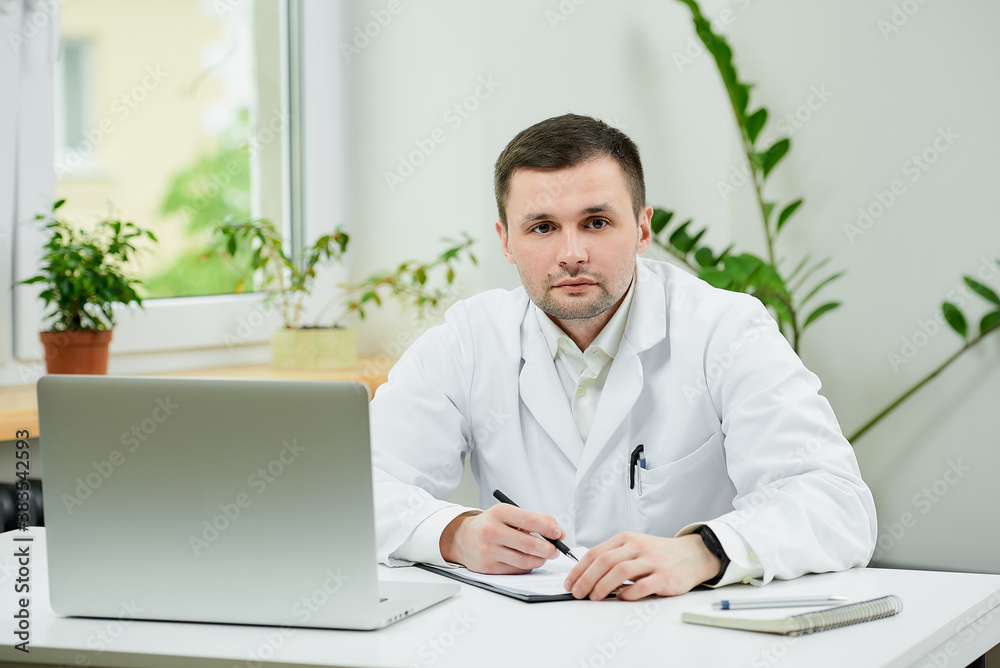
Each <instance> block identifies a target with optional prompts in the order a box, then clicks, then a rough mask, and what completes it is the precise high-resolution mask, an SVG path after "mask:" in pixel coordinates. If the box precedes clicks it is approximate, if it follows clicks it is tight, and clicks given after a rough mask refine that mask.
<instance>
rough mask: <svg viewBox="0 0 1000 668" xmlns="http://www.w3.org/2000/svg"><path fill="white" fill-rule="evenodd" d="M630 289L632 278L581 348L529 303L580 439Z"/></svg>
mask: <svg viewBox="0 0 1000 668" xmlns="http://www.w3.org/2000/svg"><path fill="white" fill-rule="evenodd" d="M634 292H635V279H634V278H633V279H632V284H631V285H630V286H629V288H628V292H626V293H625V299H623V300H622V303H621V305H620V306H619V307H618V310H617V311H616V312H615V314H614V315H613V316H611V319H610V320H608V323H607V324H606V325H605V326H604V328H603V329H602V330H601V331H600V332H599V333H598V335H597V336H596V337H595V338H594V340H593V342H591V344H590V345H589V346H587V349H586V350H584V351H581V350H580V348H579V347H578V346H577V345H576V343H574V342H573V339H571V338H569V336H568V335H567V334H566V333H565V332H564V331H563V330H562V329H560V328H559V326H558V325H556V323H555V322H553V321H552V319H551V318H550V317H549V316H548V314H546V313H545V312H544V311H542V309H540V308H538V306H536V305H534V304H532V308H533V309H535V317H536V318H538V325H539V326H540V327H541V328H542V334H543V335H544V336H545V343H546V344H547V345H548V347H549V352H551V353H552V360H553V361H554V362H555V365H556V371H557V372H558V373H559V380H560V381H561V382H562V386H563V389H564V390H565V391H566V398H567V400H568V401H569V403H570V406H572V408H573V420H574V421H575V422H576V428H577V431H579V432H580V438H581V439H583V442H584V443H586V442H587V437H588V436H589V435H590V427H591V425H592V424H593V423H594V415H596V413H597V405H598V403H599V402H600V399H601V392H602V391H603V390H604V383H605V381H606V380H607V378H608V370H609V369H610V368H611V362H612V361H613V360H614V358H615V355H617V354H618V348H619V347H620V346H621V343H622V337H624V335H625V323H626V322H627V321H628V314H629V310H630V309H631V308H632V294H633V293H634Z"/></svg>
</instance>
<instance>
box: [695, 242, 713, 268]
mask: <svg viewBox="0 0 1000 668" xmlns="http://www.w3.org/2000/svg"><path fill="white" fill-rule="evenodd" d="M694 261H695V262H697V263H698V266H699V267H701V268H702V269H708V268H709V267H714V266H715V265H716V264H718V260H716V259H715V255H714V254H713V253H712V249H711V248H709V247H708V246H702V247H701V248H699V249H698V250H697V251H695V254H694Z"/></svg>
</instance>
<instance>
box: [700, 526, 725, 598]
mask: <svg viewBox="0 0 1000 668" xmlns="http://www.w3.org/2000/svg"><path fill="white" fill-rule="evenodd" d="M698 534H699V535H700V536H701V539H702V541H704V542H705V547H707V548H708V551H709V552H711V553H712V554H714V555H715V556H717V557H718V558H719V563H720V564H721V566H720V567H719V572H718V574H717V575H716V576H715V577H714V578H712V579H711V580H705V582H703V583H702V584H707V585H714V584H718V582H719V581H720V580H722V576H723V575H725V574H726V569H727V568H729V557H728V556H727V555H726V551H725V550H724V549H722V543H720V542H719V537H718V536H716V535H715V532H714V531H712V530H711V529H710V528H709V527H708V525H706V524H703V525H702V526H701V527H699V529H698Z"/></svg>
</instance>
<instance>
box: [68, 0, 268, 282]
mask: <svg viewBox="0 0 1000 668" xmlns="http://www.w3.org/2000/svg"><path fill="white" fill-rule="evenodd" d="M262 6H263V3H262ZM254 10H255V7H254V3H253V2H249V1H248V2H241V3H238V4H235V5H232V6H230V5H228V4H225V3H224V4H222V5H218V4H216V3H206V2H201V1H200V0H175V1H173V2H169V3H144V2H142V3H137V2H133V1H130V0H76V1H75V2H73V3H67V4H65V5H63V7H62V16H61V20H60V33H61V40H60V47H61V48H60V58H59V65H58V67H57V77H56V118H57V123H56V140H57V141H56V160H55V171H56V198H57V199H64V198H65V199H66V204H65V206H64V207H63V209H62V212H63V215H64V216H65V217H66V218H68V219H70V220H73V221H75V222H78V223H81V224H86V223H87V222H88V220H89V219H95V218H98V217H101V216H104V215H112V216H122V217H124V218H126V219H128V220H132V221H134V222H136V223H137V224H138V225H139V226H140V227H145V228H148V229H151V230H152V231H153V232H155V233H156V236H157V237H158V238H159V243H158V244H156V246H155V252H148V253H146V254H145V255H144V256H143V257H140V258H138V259H137V260H136V262H135V267H134V268H133V272H134V273H135V274H136V275H137V276H140V277H141V278H142V279H143V281H144V285H143V287H142V289H141V290H140V294H142V295H143V296H144V297H146V298H152V297H188V296H197V295H212V294H232V293H234V292H235V291H236V290H237V288H238V286H239V285H240V283H241V282H242V281H244V280H245V279H246V278H248V277H247V276H245V274H246V270H245V269H243V268H242V267H241V266H240V265H239V263H238V262H234V261H233V260H232V259H231V258H229V257H227V256H226V255H225V253H224V252H222V248H221V247H220V246H219V245H218V243H217V242H216V241H214V235H213V233H212V230H213V227H214V225H215V224H216V223H218V222H220V221H222V220H223V219H225V218H226V217H233V218H236V219H242V218H247V217H249V216H250V215H251V193H250V183H251V177H250V171H251V164H250V159H251V156H250V139H251V133H250V130H251V127H250V125H251V116H252V115H253V116H255V117H257V119H258V120H259V116H260V111H259V109H258V108H257V102H258V100H259V99H261V98H266V97H268V92H267V91H262V92H261V94H260V95H258V92H257V90H256V87H257V85H258V80H257V79H256V77H255V58H254V39H253V38H254V29H253V28H254V16H255V11H254ZM260 11H265V10H263V9H261V10H260ZM279 25H280V24H272V25H270V26H269V27H268V30H270V31H277V30H278V29H279ZM262 83H263V85H264V86H266V85H268V84H267V82H266V81H265V82H262ZM271 85H274V86H278V87H280V81H278V82H275V83H274V84H271ZM271 96H272V97H273V94H272V95H271ZM265 113H269V112H265ZM279 129H280V126H279ZM279 178H280V177H279ZM256 213H258V214H259V211H258V212H256Z"/></svg>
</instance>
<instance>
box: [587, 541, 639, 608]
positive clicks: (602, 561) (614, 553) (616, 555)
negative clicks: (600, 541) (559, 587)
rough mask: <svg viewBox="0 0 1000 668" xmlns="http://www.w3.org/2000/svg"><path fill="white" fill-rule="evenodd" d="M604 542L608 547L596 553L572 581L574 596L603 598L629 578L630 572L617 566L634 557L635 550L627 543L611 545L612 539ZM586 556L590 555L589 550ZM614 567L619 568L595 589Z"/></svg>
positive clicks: (635, 554) (635, 555) (636, 554)
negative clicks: (597, 589) (599, 587)
mask: <svg viewBox="0 0 1000 668" xmlns="http://www.w3.org/2000/svg"><path fill="white" fill-rule="evenodd" d="M605 542H606V543H608V548H607V549H606V550H605V551H604V552H603V554H600V555H598V556H597V557H596V558H595V559H594V560H593V563H591V564H589V565H588V566H587V568H586V570H585V571H584V572H583V573H582V574H581V575H580V576H579V578H578V579H577V580H576V581H575V582H574V583H573V585H572V588H571V591H572V592H573V596H574V598H587V597H588V596H589V597H590V598H591V599H593V600H595V601H596V600H600V599H603V598H605V597H606V596H607V595H608V594H609V593H611V592H612V591H613V590H614V589H615V588H616V587H617V586H618V585H620V584H621V583H622V582H624V581H625V580H627V579H630V578H629V575H630V574H629V573H626V572H623V571H622V570H621V568H619V567H620V565H621V564H624V563H626V562H629V561H631V560H633V559H635V558H636V557H637V556H638V553H637V552H636V550H635V549H633V548H630V547H629V546H627V545H622V546H618V547H612V545H613V543H614V539H610V540H609V541H605ZM587 556H590V553H589V552H588V553H587ZM615 568H619V570H618V571H616V573H615V574H614V575H613V576H612V577H611V578H610V579H609V580H605V581H604V584H603V585H602V587H601V590H600V591H595V589H596V587H597V586H598V584H599V583H600V582H601V581H602V580H604V579H605V578H606V577H607V576H608V574H609V573H610V572H611V571H612V570H613V569H615ZM615 578H618V581H617V582H614V583H613V584H611V580H613V579H615Z"/></svg>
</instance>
